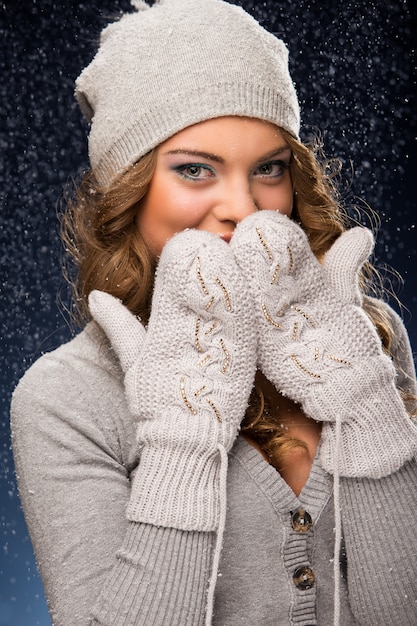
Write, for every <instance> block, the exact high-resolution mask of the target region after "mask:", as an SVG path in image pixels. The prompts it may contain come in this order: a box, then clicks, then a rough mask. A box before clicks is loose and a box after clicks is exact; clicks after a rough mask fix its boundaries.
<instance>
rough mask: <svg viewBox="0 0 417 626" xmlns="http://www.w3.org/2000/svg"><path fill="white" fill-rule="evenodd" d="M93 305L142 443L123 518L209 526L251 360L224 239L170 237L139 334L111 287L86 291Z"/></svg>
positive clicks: (249, 331) (244, 300)
mask: <svg viewBox="0 0 417 626" xmlns="http://www.w3.org/2000/svg"><path fill="white" fill-rule="evenodd" d="M90 310H91V313H92V315H93V317H94V318H95V319H96V321H98V322H99V323H100V325H101V326H102V327H103V329H104V330H105V332H106V333H107V335H108V336H109V338H110V341H111V343H112V346H113V348H114V349H115V351H116V352H117V353H118V355H119V358H120V361H121V364H122V367H123V368H124V370H125V371H126V376H125V392H126V397H127V400H128V403H129V407H130V410H131V412H132V415H133V416H134V418H135V419H137V420H138V425H137V441H138V444H139V446H140V447H141V449H142V451H141V461H140V466H139V470H138V475H137V477H136V478H135V480H134V482H133V485H132V495H131V498H130V502H129V506H128V511H127V512H128V517H129V519H131V520H132V521H141V522H146V523H150V524H155V525H160V526H170V527H174V528H179V529H183V530H214V529H216V528H217V527H218V522H219V515H220V508H219V507H220V486H219V476H220V459H219V450H220V449H224V450H225V451H226V452H227V451H228V450H230V448H231V447H232V445H233V442H234V440H235V437H236V435H237V433H238V430H239V426H240V421H241V419H242V416H243V415H244V413H245V409H246V406H247V403H248V398H249V393H250V390H251V387H252V384H253V379H254V373H255V367H256V332H255V329H254V325H253V308H252V300H251V298H250V296H249V293H248V288H247V285H246V283H245V281H244V279H243V277H242V275H241V273H240V270H239V268H238V267H237V264H236V262H235V260H234V257H233V254H232V251H231V249H230V247H229V246H228V245H227V244H226V243H225V242H223V241H222V240H221V239H220V238H219V237H217V236H216V235H213V234H210V233H207V232H201V231H191V230H190V231H185V232H183V233H180V234H179V235H176V236H175V237H173V238H172V239H171V241H170V242H169V243H168V244H167V245H166V246H165V248H164V250H163V252H162V255H161V258H160V262H159V265H158V269H157V273H156V279H155V290H154V295H153V301H152V313H151V316H150V320H149V325H148V328H147V331H146V333H145V331H144V329H143V327H142V326H141V324H140V323H139V322H138V320H137V319H136V318H134V316H133V315H132V314H131V313H130V312H129V311H127V309H126V308H125V307H124V306H123V305H122V304H121V303H120V302H119V301H117V300H116V299H115V298H113V297H112V296H110V295H108V294H103V293H101V292H93V294H92V295H91V296H90ZM132 345H133V346H134V348H133V350H132Z"/></svg>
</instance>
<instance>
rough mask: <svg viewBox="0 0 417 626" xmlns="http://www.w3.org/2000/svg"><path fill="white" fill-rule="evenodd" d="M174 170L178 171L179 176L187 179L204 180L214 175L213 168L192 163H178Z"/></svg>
mask: <svg viewBox="0 0 417 626" xmlns="http://www.w3.org/2000/svg"><path fill="white" fill-rule="evenodd" d="M174 170H175V171H176V172H178V174H179V175H180V176H182V177H183V178H187V179H189V180H204V179H207V178H211V177H212V176H213V175H214V173H213V170H212V169H211V168H210V167H208V166H207V165H200V164H193V163H191V164H190V163H188V164H184V165H178V166H176V167H175V168H174Z"/></svg>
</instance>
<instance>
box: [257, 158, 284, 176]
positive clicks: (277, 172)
mask: <svg viewBox="0 0 417 626" xmlns="http://www.w3.org/2000/svg"><path fill="white" fill-rule="evenodd" d="M288 167H289V164H288V163H285V162H284V161H269V162H268V163H262V165H260V166H259V167H258V168H257V169H256V170H255V176H266V177H268V178H278V177H280V176H282V175H283V173H284V171H285V170H286V169H287V168H288Z"/></svg>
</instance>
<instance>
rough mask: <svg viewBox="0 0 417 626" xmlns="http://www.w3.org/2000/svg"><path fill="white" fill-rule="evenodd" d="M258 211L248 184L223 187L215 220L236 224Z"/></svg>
mask: <svg viewBox="0 0 417 626" xmlns="http://www.w3.org/2000/svg"><path fill="white" fill-rule="evenodd" d="M257 210H258V207H257V205H256V201H255V198H254V197H253V195H252V191H251V188H250V185H249V184H244V185H242V184H240V185H239V184H235V185H228V186H225V188H224V190H223V194H222V197H221V198H220V199H219V203H218V205H217V216H216V217H217V219H219V220H220V221H230V222H234V223H235V224H238V223H239V222H241V221H242V220H243V219H245V217H247V216H248V215H251V214H252V213H255V211H257Z"/></svg>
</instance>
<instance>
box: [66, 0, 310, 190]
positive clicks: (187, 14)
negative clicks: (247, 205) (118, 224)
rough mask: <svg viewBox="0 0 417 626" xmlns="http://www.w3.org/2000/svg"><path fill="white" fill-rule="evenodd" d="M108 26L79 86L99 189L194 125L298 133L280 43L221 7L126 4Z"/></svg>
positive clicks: (173, 1) (197, 1) (168, 1)
mask: <svg viewBox="0 0 417 626" xmlns="http://www.w3.org/2000/svg"><path fill="white" fill-rule="evenodd" d="M132 4H133V5H134V7H135V8H136V11H135V12H133V13H127V14H124V15H123V16H122V17H121V19H120V20H119V21H117V22H114V23H112V24H110V25H109V26H107V27H106V28H105V29H104V30H103V32H102V34H101V38H100V47H99V50H98V52H97V54H96V56H95V58H94V59H93V61H92V62H91V63H90V65H88V66H87V67H86V68H85V69H84V70H83V72H82V73H81V75H80V76H79V78H78V79H77V81H76V90H75V94H76V98H77V100H78V102H79V104H80V107H81V110H82V111H83V113H84V115H85V116H86V118H87V119H88V121H89V122H90V123H91V128H90V135H89V156H90V163H91V167H92V170H93V171H94V173H95V176H96V178H97V180H98V182H99V184H100V185H101V186H102V187H107V186H109V185H110V184H111V183H112V181H114V179H115V178H116V177H117V176H118V175H119V174H120V173H122V172H123V171H125V170H126V169H127V168H128V167H129V166H130V165H133V164H134V163H135V162H136V161H137V160H138V159H139V158H140V157H141V156H143V155H144V154H146V153H147V152H149V150H151V149H152V148H154V147H156V146H157V145H158V144H160V143H161V142H163V141H165V140H166V139H168V138H169V137H172V135H174V134H175V133H177V132H179V131H180V130H182V129H184V128H186V127H187V126H191V125H192V124H196V123H198V122H201V121H204V120H207V119H212V118H215V117H221V116H227V115H239V116H247V117H255V118H259V119H263V120H267V121H269V122H272V123H274V124H276V125H277V126H280V127H282V128H284V129H285V130H287V131H289V132H290V133H291V134H292V135H294V136H295V137H297V136H298V132H299V106H298V101H297V96H296V92H295V88H294V85H293V83H292V80H291V77H290V75H289V71H288V51H287V48H286V46H285V44H284V43H283V42H282V41H281V40H279V39H277V38H276V37H274V36H273V35H272V34H270V33H268V32H267V31H266V30H265V29H264V28H262V27H261V26H260V25H259V24H258V22H257V21H256V20H255V19H253V18H252V17H251V16H250V15H248V14H247V13H246V12H245V11H244V10H243V9H242V8H240V7H237V6H235V5H232V4H229V3H227V2H223V0H159V1H157V2H156V3H155V4H154V5H153V6H152V8H151V7H149V6H148V5H147V4H146V3H145V2H143V1H141V0H133V1H132Z"/></svg>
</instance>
